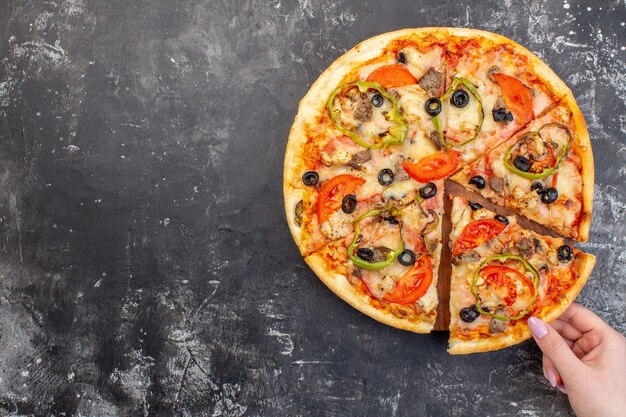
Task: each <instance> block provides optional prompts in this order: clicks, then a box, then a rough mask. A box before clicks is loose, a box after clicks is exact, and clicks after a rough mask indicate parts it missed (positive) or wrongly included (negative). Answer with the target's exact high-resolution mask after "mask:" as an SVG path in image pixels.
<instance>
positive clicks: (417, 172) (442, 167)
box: [402, 151, 461, 182]
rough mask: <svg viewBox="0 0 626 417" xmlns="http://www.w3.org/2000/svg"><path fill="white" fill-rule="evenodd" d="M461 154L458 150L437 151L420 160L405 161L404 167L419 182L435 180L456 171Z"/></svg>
mask: <svg viewBox="0 0 626 417" xmlns="http://www.w3.org/2000/svg"><path fill="white" fill-rule="evenodd" d="M460 156H461V154H459V153H458V152H457V151H449V152H435V153H434V154H432V155H428V156H427V157H425V158H422V159H420V160H419V161H418V162H411V161H404V162H403V163H402V168H404V170H405V171H406V173H407V174H409V176H410V177H411V178H413V179H414V180H416V181H418V182H429V181H434V180H438V179H441V178H444V177H447V176H448V175H450V174H452V173H453V172H454V171H456V168H457V166H458V165H459V158H460Z"/></svg>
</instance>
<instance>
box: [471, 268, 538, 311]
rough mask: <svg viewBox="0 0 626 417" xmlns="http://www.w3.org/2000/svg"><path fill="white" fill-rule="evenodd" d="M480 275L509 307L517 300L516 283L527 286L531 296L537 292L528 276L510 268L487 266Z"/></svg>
mask: <svg viewBox="0 0 626 417" xmlns="http://www.w3.org/2000/svg"><path fill="white" fill-rule="evenodd" d="M478 275H479V276H481V277H482V278H483V279H484V280H485V284H487V285H489V286H491V287H492V288H493V289H494V290H496V293H497V294H498V295H499V296H500V297H502V301H504V303H505V304H506V305H507V306H511V305H513V303H515V300H517V286H516V285H515V283H516V281H520V282H522V283H523V284H524V285H526V286H527V287H528V288H529V289H530V294H532V293H533V292H534V291H535V289H534V287H533V284H532V282H531V281H530V280H529V279H528V278H527V277H526V275H524V274H522V273H521V272H519V271H518V270H516V269H513V268H509V267H508V266H497V265H490V266H486V267H484V268H483V269H481V270H480V272H479V273H478Z"/></svg>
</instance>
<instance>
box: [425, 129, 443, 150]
mask: <svg viewBox="0 0 626 417" xmlns="http://www.w3.org/2000/svg"><path fill="white" fill-rule="evenodd" d="M428 139H429V140H430V143H432V144H433V145H434V146H435V148H436V149H437V150H438V151H442V150H443V144H442V143H441V141H440V140H439V134H437V132H435V131H434V130H433V131H432V132H430V134H429V135H428Z"/></svg>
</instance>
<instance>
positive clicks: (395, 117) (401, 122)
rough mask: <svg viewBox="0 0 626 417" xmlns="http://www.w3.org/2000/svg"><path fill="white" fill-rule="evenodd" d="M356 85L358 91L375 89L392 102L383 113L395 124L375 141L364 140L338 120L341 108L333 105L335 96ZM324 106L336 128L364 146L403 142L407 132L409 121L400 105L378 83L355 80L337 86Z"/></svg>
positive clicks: (372, 146)
mask: <svg viewBox="0 0 626 417" xmlns="http://www.w3.org/2000/svg"><path fill="white" fill-rule="evenodd" d="M352 87H357V88H358V89H359V92H361V93H365V92H367V91H368V90H376V91H378V93H380V95H382V96H383V97H384V98H386V99H387V100H389V101H390V102H391V104H392V109H391V110H390V111H388V112H386V113H385V119H387V120H388V121H391V122H393V123H395V126H392V127H390V128H389V129H388V130H387V132H385V134H384V135H383V136H382V140H381V141H379V142H375V143H372V144H370V143H367V142H365V141H364V140H363V139H362V138H361V137H360V136H359V135H358V134H357V133H356V132H354V131H352V130H350V129H348V128H346V127H345V126H343V125H342V124H341V123H340V122H339V116H340V114H341V109H340V108H339V106H336V105H335V98H336V97H337V96H338V95H339V93H341V92H342V91H345V90H346V89H348V88H352ZM326 108H327V109H328V112H329V113H330V119H331V120H332V121H333V123H334V124H335V126H336V127H337V129H339V131H340V132H341V133H343V134H344V135H346V136H348V137H349V138H350V139H352V140H353V141H354V142H355V143H357V144H358V145H361V146H363V147H364V148H370V149H381V148H383V147H385V146H390V145H400V144H402V143H404V141H405V140H406V138H407V136H408V134H409V123H408V122H407V120H406V118H405V117H404V116H403V115H402V114H401V113H400V105H399V104H398V101H397V100H396V99H395V98H394V97H393V96H392V95H390V94H389V93H387V91H386V90H385V89H384V88H383V86H382V85H380V83H377V82H368V81H356V82H352V83H349V84H345V85H342V86H340V87H337V88H336V89H335V91H333V93H332V94H331V95H330V97H329V98H328V101H327V102H326Z"/></svg>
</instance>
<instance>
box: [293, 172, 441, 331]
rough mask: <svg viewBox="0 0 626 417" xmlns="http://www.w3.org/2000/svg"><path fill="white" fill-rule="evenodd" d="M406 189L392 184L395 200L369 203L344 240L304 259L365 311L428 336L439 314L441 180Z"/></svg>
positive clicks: (341, 294) (358, 308)
mask: <svg viewBox="0 0 626 417" xmlns="http://www.w3.org/2000/svg"><path fill="white" fill-rule="evenodd" d="M405 183H406V184H411V183H413V180H406V181H405ZM406 190H408V188H405V189H403V188H402V187H397V188H396V189H395V190H394V189H393V187H392V186H390V187H389V188H388V192H389V195H393V197H394V198H390V199H389V200H387V201H386V202H382V201H381V202H379V203H376V204H374V205H371V206H370V207H369V209H368V210H367V211H365V212H363V213H361V214H360V215H359V216H358V217H357V218H356V219H355V220H354V221H353V222H352V223H351V224H350V227H351V229H350V232H349V233H348V234H346V235H345V237H343V238H341V239H338V240H335V241H333V242H331V243H328V244H326V245H325V246H324V247H323V248H322V249H320V250H318V251H316V252H314V253H313V254H311V255H310V256H308V257H306V258H305V260H306V262H307V264H309V266H310V267H311V268H312V269H313V271H314V272H315V273H316V274H317V276H318V277H319V278H320V279H321V280H322V281H323V282H324V284H326V286H328V287H329V288H330V289H331V290H332V291H333V292H334V293H335V294H337V295H338V296H339V297H341V298H342V299H343V300H345V301H346V302H348V303H349V304H350V305H351V306H353V307H354V308H356V309H357V310H359V311H361V312H362V313H364V314H367V315H368V316H370V317H372V318H374V319H376V320H378V321H380V322H382V323H385V324H388V325H391V326H394V327H397V328H400V329H405V330H409V331H413V332H417V333H428V332H430V331H431V330H432V328H433V325H434V323H435V319H436V315H437V312H436V308H437V303H438V297H437V274H438V270H439V262H440V256H441V216H442V213H443V181H437V182H433V183H428V184H425V185H423V186H421V187H419V188H414V190H413V192H407V191H406Z"/></svg>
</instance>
